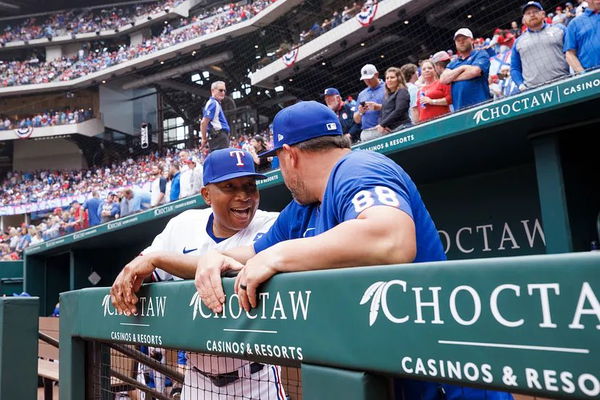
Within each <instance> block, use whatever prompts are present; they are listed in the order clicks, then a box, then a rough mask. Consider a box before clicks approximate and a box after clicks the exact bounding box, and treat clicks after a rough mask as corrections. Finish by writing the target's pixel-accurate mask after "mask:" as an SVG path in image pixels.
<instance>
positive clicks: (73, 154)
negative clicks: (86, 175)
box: [13, 139, 87, 171]
mask: <svg viewBox="0 0 600 400" xmlns="http://www.w3.org/2000/svg"><path fill="white" fill-rule="evenodd" d="M84 168H87V162H86V161H85V157H83V155H82V154H81V150H80V149H79V147H77V145H76V144H75V143H73V142H71V141H68V140H66V139H51V140H42V141H36V140H28V141H21V140H19V141H16V142H15V147H14V157H13V170H15V171H35V170H43V169H66V170H77V169H84Z"/></svg>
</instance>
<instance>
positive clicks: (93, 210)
mask: <svg viewBox="0 0 600 400" xmlns="http://www.w3.org/2000/svg"><path fill="white" fill-rule="evenodd" d="M101 204H102V200H100V195H99V194H98V192H96V191H93V192H92V198H91V199H87V200H86V201H85V203H83V209H84V210H87V212H88V219H89V222H90V226H95V225H99V224H100V213H99V212H98V210H99V209H100V205H101Z"/></svg>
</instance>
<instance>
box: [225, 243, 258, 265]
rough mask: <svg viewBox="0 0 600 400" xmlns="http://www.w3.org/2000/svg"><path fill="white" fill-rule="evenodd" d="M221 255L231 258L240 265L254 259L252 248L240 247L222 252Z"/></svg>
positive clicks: (254, 253)
mask: <svg viewBox="0 0 600 400" xmlns="http://www.w3.org/2000/svg"><path fill="white" fill-rule="evenodd" d="M221 254H223V255H225V256H227V257H231V258H233V259H234V260H236V261H238V262H240V263H242V264H246V261H248V260H249V259H251V258H252V257H254V256H255V255H256V252H255V251H254V246H240V247H236V248H233V249H230V250H225V251H222V252H221Z"/></svg>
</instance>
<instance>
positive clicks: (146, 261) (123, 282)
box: [110, 254, 156, 315]
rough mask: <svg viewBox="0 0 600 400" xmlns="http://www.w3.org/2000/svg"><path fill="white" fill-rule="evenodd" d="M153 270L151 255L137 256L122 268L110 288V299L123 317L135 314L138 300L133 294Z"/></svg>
mask: <svg viewBox="0 0 600 400" xmlns="http://www.w3.org/2000/svg"><path fill="white" fill-rule="evenodd" d="M155 268H156V266H155V265H154V262H153V258H152V255H151V254H150V255H145V256H138V257H136V258H134V259H133V260H132V261H131V262H130V263H129V264H127V265H126V266H125V267H124V268H123V270H122V271H121V272H120V273H119V275H117V278H116V279H115V282H114V283H113V285H112V287H111V288H110V298H111V301H112V304H113V306H114V307H115V309H117V311H119V312H122V313H124V314H125V315H131V314H134V313H135V312H136V310H137V308H136V304H137V301H138V298H137V296H136V295H135V293H136V292H137V291H138V290H140V286H142V283H144V279H146V278H147V277H148V276H150V275H151V274H152V272H153V271H154V269H155Z"/></svg>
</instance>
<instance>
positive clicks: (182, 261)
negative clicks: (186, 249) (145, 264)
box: [148, 251, 200, 279]
mask: <svg viewBox="0 0 600 400" xmlns="http://www.w3.org/2000/svg"><path fill="white" fill-rule="evenodd" d="M148 256H149V257H152V265H154V267H155V268H160V269H162V270H163V271H166V272H168V273H169V274H171V275H175V276H177V277H179V278H182V279H194V276H195V274H196V264H197V263H198V259H199V258H200V257H199V256H191V255H183V254H178V253H175V252H171V251H159V252H156V253H150V254H148Z"/></svg>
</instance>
